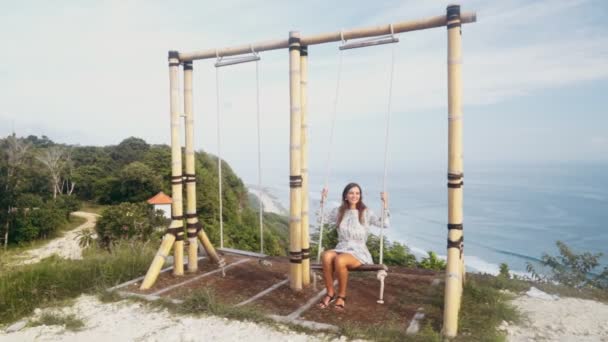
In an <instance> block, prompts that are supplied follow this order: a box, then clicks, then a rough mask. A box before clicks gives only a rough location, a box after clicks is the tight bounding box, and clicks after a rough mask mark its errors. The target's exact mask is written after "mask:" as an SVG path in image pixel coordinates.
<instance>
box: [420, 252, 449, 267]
mask: <svg viewBox="0 0 608 342" xmlns="http://www.w3.org/2000/svg"><path fill="white" fill-rule="evenodd" d="M427 253H428V255H429V256H428V257H425V258H422V261H420V263H418V267H420V268H424V269H427V270H435V271H441V270H445V267H446V263H445V260H441V259H439V258H438V257H437V254H435V252H432V251H428V252H427Z"/></svg>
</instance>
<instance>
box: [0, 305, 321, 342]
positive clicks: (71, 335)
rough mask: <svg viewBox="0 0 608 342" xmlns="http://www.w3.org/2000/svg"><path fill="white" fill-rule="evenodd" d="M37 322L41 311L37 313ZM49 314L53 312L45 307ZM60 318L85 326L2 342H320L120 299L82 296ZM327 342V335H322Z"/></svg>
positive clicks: (30, 332)
mask: <svg viewBox="0 0 608 342" xmlns="http://www.w3.org/2000/svg"><path fill="white" fill-rule="evenodd" d="M36 311H37V315H34V317H32V318H34V319H35V318H36V317H37V316H38V315H40V313H41V312H44V311H41V310H36ZM45 311H52V309H48V310H47V309H45ZM59 311H60V312H61V313H62V314H63V315H66V314H75V315H76V316H77V317H78V318H80V319H81V320H83V321H84V323H85V327H84V328H83V329H82V330H80V331H77V332H73V331H68V330H66V329H65V328H64V327H63V326H38V327H29V328H25V329H23V330H20V331H18V332H14V333H9V334H6V333H3V332H2V333H0V341H87V342H95V341H100V342H101V341H104V342H105V341H142V342H144V341H146V342H152V341H163V342H169V341H184V342H186V341H239V342H242V341H294V342H295V341H322V340H324V339H323V337H324V336H323V335H319V336H310V335H305V334H301V333H296V332H292V331H289V330H287V329H286V328H283V329H281V330H277V329H273V328H272V327H268V326H264V325H259V324H254V323H249V322H238V321H230V320H228V319H225V318H218V317H192V316H177V315H173V314H170V313H169V312H168V311H167V310H166V309H160V310H159V309H150V308H147V307H145V306H144V305H142V304H140V303H133V302H128V301H122V302H117V303H108V304H104V303H101V302H99V301H98V300H97V298H96V297H94V296H84V295H83V296H81V297H79V298H78V300H77V301H76V303H75V304H74V305H73V306H71V307H66V308H62V309H55V312H59ZM325 338H326V339H327V336H325Z"/></svg>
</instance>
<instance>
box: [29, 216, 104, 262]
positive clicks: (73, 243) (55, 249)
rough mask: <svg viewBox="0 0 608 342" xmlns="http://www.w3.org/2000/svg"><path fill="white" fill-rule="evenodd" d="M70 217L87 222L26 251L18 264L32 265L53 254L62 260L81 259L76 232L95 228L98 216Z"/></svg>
mask: <svg viewBox="0 0 608 342" xmlns="http://www.w3.org/2000/svg"><path fill="white" fill-rule="evenodd" d="M72 215H74V216H78V217H83V218H85V219H86V220H87V222H85V223H83V224H81V225H80V226H78V227H76V228H75V229H72V230H70V231H69V232H67V233H65V235H64V236H62V237H60V238H57V239H54V240H52V241H51V242H49V243H48V244H46V245H44V246H42V247H40V248H36V249H32V250H29V251H27V255H25V256H24V257H23V259H22V260H20V261H19V263H20V264H33V263H36V262H38V261H40V260H41V259H44V258H48V257H50V256H51V255H53V254H57V255H59V256H60V257H62V258H66V259H82V249H81V248H80V246H78V240H77V239H76V237H77V235H78V232H79V231H81V230H83V229H89V228H93V227H95V222H96V221H97V218H98V217H99V215H97V214H93V213H87V212H84V211H76V212H73V213H72Z"/></svg>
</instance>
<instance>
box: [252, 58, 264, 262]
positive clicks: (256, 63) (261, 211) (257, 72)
mask: <svg viewBox="0 0 608 342" xmlns="http://www.w3.org/2000/svg"><path fill="white" fill-rule="evenodd" d="M251 51H253V46H252V47H251ZM254 53H255V52H254ZM258 69H259V68H258V61H257V60H256V61H255V91H256V112H257V125H258V192H259V195H258V196H259V200H258V202H259V204H260V254H264V202H263V201H262V142H261V140H262V138H261V135H262V134H261V132H260V78H259V70H258Z"/></svg>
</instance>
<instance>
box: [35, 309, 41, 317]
mask: <svg viewBox="0 0 608 342" xmlns="http://www.w3.org/2000/svg"><path fill="white" fill-rule="evenodd" d="M41 313H42V310H40V308H35V309H34V315H36V316H38V315H40V314H41Z"/></svg>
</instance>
